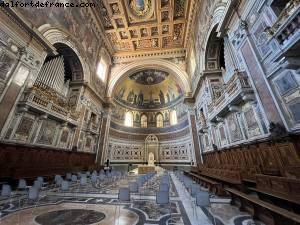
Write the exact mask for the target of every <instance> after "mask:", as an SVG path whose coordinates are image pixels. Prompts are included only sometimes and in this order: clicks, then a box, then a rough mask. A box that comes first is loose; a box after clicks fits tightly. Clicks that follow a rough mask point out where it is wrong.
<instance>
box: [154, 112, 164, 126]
mask: <svg viewBox="0 0 300 225" xmlns="http://www.w3.org/2000/svg"><path fill="white" fill-rule="evenodd" d="M156 127H164V118H163V116H162V114H161V113H159V114H157V116H156Z"/></svg>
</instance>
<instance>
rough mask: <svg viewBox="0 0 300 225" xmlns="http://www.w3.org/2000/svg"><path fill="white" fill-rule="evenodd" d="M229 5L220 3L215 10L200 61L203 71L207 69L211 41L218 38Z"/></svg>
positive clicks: (225, 2)
mask: <svg viewBox="0 0 300 225" xmlns="http://www.w3.org/2000/svg"><path fill="white" fill-rule="evenodd" d="M227 4H228V1H224V2H222V3H219V4H217V6H216V8H215V10H214V13H213V17H212V19H211V21H210V26H209V28H208V32H207V35H206V37H205V38H204V40H205V41H204V46H203V49H204V54H203V55H202V57H201V60H200V61H201V65H202V66H203V69H204V68H205V69H206V65H207V63H206V56H207V51H208V45H209V43H210V41H209V40H210V38H211V37H212V36H216V37H218V35H219V34H218V31H219V25H220V22H221V20H222V18H223V16H224V15H225V10H226V6H227Z"/></svg>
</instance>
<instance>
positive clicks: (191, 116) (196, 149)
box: [186, 103, 202, 166]
mask: <svg viewBox="0 0 300 225" xmlns="http://www.w3.org/2000/svg"><path fill="white" fill-rule="evenodd" d="M186 105H187V108H188V119H189V125H190V131H191V136H192V143H193V146H194V153H195V157H196V165H197V166H199V165H201V164H202V158H201V149H200V142H199V137H198V132H197V125H196V115H195V110H194V104H189V103H186Z"/></svg>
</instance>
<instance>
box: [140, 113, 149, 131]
mask: <svg viewBox="0 0 300 225" xmlns="http://www.w3.org/2000/svg"><path fill="white" fill-rule="evenodd" d="M147 126H148V118H147V116H146V115H142V117H141V127H142V128H147Z"/></svg>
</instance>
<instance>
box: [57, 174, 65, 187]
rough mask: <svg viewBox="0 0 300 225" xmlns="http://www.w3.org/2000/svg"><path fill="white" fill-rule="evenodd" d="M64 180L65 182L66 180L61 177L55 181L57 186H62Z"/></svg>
mask: <svg viewBox="0 0 300 225" xmlns="http://www.w3.org/2000/svg"><path fill="white" fill-rule="evenodd" d="M63 180H64V179H63V178H62V177H61V176H60V177H58V178H57V180H56V181H55V183H56V186H58V187H60V186H61V183H62V182H63Z"/></svg>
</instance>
